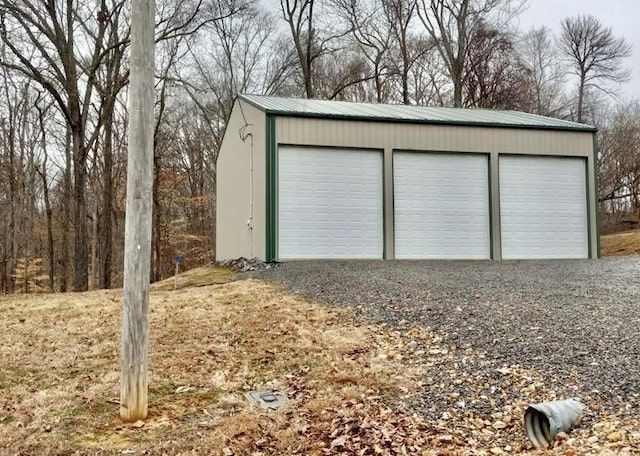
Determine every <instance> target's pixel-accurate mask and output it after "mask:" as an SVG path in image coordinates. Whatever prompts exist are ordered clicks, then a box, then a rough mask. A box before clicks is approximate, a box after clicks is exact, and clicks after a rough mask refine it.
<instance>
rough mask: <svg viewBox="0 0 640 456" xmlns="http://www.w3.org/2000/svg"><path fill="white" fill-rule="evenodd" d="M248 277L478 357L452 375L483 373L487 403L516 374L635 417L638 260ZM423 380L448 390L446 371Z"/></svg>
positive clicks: (639, 387) (433, 404)
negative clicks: (508, 374)
mask: <svg viewBox="0 0 640 456" xmlns="http://www.w3.org/2000/svg"><path fill="white" fill-rule="evenodd" d="M252 276H254V277H258V278H262V279H265V280H268V281H273V282H277V283H281V284H283V285H285V286H286V287H287V288H288V289H289V290H290V291H292V292H294V293H298V294H302V295H304V296H307V297H309V298H312V299H314V300H317V301H320V302H325V303H330V304H334V305H337V306H341V307H350V308H354V309H355V310H356V312H357V315H358V317H359V318H361V319H363V320H366V321H371V322H376V323H384V324H386V325H387V326H388V327H390V328H393V329H400V330H402V329H408V328H410V327H411V326H413V325H421V326H423V327H425V328H430V329H431V330H432V331H434V332H435V333H436V334H438V335H440V336H442V337H443V338H444V344H445V345H446V346H447V347H449V348H450V349H451V350H452V351H453V352H455V353H459V354H463V353H465V352H466V353H475V354H479V355H480V356H473V357H468V358H465V360H464V362H461V363H459V364H458V363H456V369H457V371H458V373H457V374H456V375H461V374H460V371H462V372H463V374H462V375H475V374H477V372H479V371H482V372H484V373H485V377H486V379H487V381H485V382H484V383H483V385H480V389H481V390H483V389H484V390H486V391H485V393H486V394H488V395H490V394H494V395H495V394H496V388H498V389H499V388H500V374H499V373H498V372H496V369H499V368H501V367H503V366H511V365H515V364H517V365H520V366H522V367H523V368H525V369H532V370H535V371H536V372H538V373H540V374H541V375H542V377H543V379H544V382H545V386H548V387H549V388H550V389H551V390H553V391H555V392H557V394H558V397H563V396H564V397H573V396H576V395H577V396H583V397H584V396H585V395H586V396H588V397H589V398H590V400H591V401H592V402H597V403H598V404H599V405H598V407H601V411H602V412H606V411H607V410H611V411H613V410H616V411H619V410H621V409H623V410H627V411H628V415H637V414H638V409H637V407H638V405H639V403H640V400H639V397H638V393H640V258H633V257H627V258H616V259H601V260H597V261H593V260H584V261H573V260H571V261H523V262H513V261H504V262H490V261H473V262H467V261H308V262H307V261H304V262H290V263H283V264H281V265H279V266H278V267H276V268H272V269H267V270H262V271H260V272H256V273H253V274H252ZM459 359H461V358H460V357H459ZM429 375H431V377H430V378H429V382H427V383H430V384H439V385H440V388H442V385H443V384H444V385H446V384H448V383H449V382H451V381H452V377H451V374H450V372H449V373H447V372H446V370H436V372H431V373H430V374H429ZM433 376H435V377H436V378H435V379H434V378H432V377H433ZM426 389H427V390H429V388H426ZM473 393H474V394H482V393H483V391H474V392H473ZM503 393H504V392H503ZM507 393H508V392H507ZM503 396H505V394H503ZM462 397H464V392H463V395H462ZM506 397H507V399H506V400H508V394H506ZM441 400H442V398H441V395H438V394H435V392H434V393H433V394H430V393H429V391H426V392H425V394H424V396H423V397H422V401H423V403H422V404H420V405H421V408H422V409H423V411H424V412H425V414H426V415H433V416H437V414H438V410H439V409H440V407H441V406H442V407H443V406H444V404H440V403H439V401H441ZM625 406H626V407H625ZM479 407H480V405H479ZM488 412H489V410H487V413H488Z"/></svg>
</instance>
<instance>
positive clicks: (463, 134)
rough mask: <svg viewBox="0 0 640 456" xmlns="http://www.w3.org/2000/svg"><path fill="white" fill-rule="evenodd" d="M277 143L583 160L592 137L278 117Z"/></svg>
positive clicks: (575, 134)
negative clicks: (576, 157)
mask: <svg viewBox="0 0 640 456" xmlns="http://www.w3.org/2000/svg"><path fill="white" fill-rule="evenodd" d="M277 125H278V126H277V141H278V143H281V144H304V145H314V146H317V145H324V146H335V147H360V148H373V149H379V148H390V149H396V150H398V149H400V150H423V151H442V152H444V151H452V152H499V153H510V154H535V155H569V156H581V157H584V156H587V155H588V154H589V152H590V150H591V149H592V133H589V132H574V131H539V130H526V129H500V128H488V127H461V126H450V125H416V124H391V123H379V122H366V121H345V120H329V119H311V118H298V117H279V118H278V121H277Z"/></svg>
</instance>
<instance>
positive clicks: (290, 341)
mask: <svg viewBox="0 0 640 456" xmlns="http://www.w3.org/2000/svg"><path fill="white" fill-rule="evenodd" d="M232 274H233V273H232V271H225V270H219V269H212V268H208V269H202V270H198V271H193V272H191V273H189V274H185V275H184V276H183V277H182V280H183V281H182V282H181V284H180V283H179V287H181V286H185V285H189V288H179V289H178V290H176V291H172V289H173V281H172V280H170V281H167V282H166V283H164V284H162V283H161V284H158V285H156V286H154V287H153V291H152V293H151V302H150V309H151V310H150V334H151V339H150V390H149V402H150V407H149V418H148V419H147V420H146V422H145V423H144V426H142V427H136V426H134V425H131V424H126V423H123V422H121V421H120V419H119V418H118V399H119V359H120V358H119V356H120V355H119V351H120V321H121V316H120V313H121V291H120V290H113V291H96V292H88V293H81V294H50V295H45V294H40V295H22V296H11V297H4V298H0V326H1V327H2V328H3V329H4V330H3V331H2V332H1V333H0V353H1V359H2V361H3V362H2V363H1V364H0V453H1V454H38V455H39V454H142V452H143V450H146V451H147V452H148V453H147V454H224V455H227V456H228V455H231V454H256V455H258V454H318V453H321V452H322V451H323V450H322V449H323V448H324V449H325V451H326V450H327V448H328V447H330V446H331V445H332V443H333V445H334V447H335V448H334V450H337V449H339V448H340V446H339V444H340V442H339V441H338V442H336V440H335V439H334V437H335V429H336V428H337V427H341V429H342V431H344V427H345V426H346V425H345V422H347V423H348V419H346V418H344V417H345V408H346V409H351V410H353V412H349V413H350V414H355V415H367V416H368V417H369V419H370V420H372V421H373V422H375V420H376V419H378V420H379V421H380V422H381V424H380V426H372V428H384V426H385V424H384V423H391V422H394V423H396V429H395V430H397V428H398V427H399V428H402V429H403V432H406V433H413V435H417V434H418V433H420V432H422V430H423V428H421V427H420V426H421V425H420V424H419V423H417V422H415V421H414V420H412V419H411V418H410V417H406V416H404V415H402V412H401V411H398V410H397V409H396V410H392V409H391V408H389V407H388V405H389V404H391V405H393V404H394V402H395V404H396V405H397V404H398V403H399V399H397V398H396V399H395V400H394V399H393V398H394V397H396V396H397V397H402V396H406V395H409V394H411V392H412V391H414V390H415V382H414V381H415V379H416V378H417V368H415V367H408V366H407V365H403V364H401V361H402V357H403V356H402V354H401V353H402V347H403V343H405V342H404V341H403V339H402V338H401V337H400V336H399V335H397V334H395V335H394V334H390V333H387V332H383V331H381V330H376V329H375V328H371V327H363V326H358V325H356V324H354V323H353V321H352V319H351V318H350V316H349V314H346V313H344V312H338V311H334V310H328V309H327V308H323V307H319V306H316V305H313V304H311V303H308V302H305V301H304V300H302V299H298V298H295V297H292V296H290V295H287V294H285V293H283V292H282V291H281V290H279V289H278V288H276V287H274V286H272V285H267V284H265V283H262V282H257V281H240V282H230V283H220V282H225V281H228V280H231V277H232ZM211 283H213V285H211ZM167 289H168V290H167ZM424 337H425V341H426V342H427V343H428V342H429V341H428V336H424ZM180 387H184V388H181V389H180V390H179V391H184V392H176V390H177V389H178V388H180ZM262 388H270V389H274V390H277V391H282V392H285V393H286V394H287V395H288V396H289V399H290V402H289V404H288V405H287V406H285V407H284V408H282V409H280V410H278V411H271V412H264V411H260V410H258V409H257V408H255V407H253V406H251V405H250V404H249V403H248V402H247V401H246V400H245V398H244V393H245V392H246V391H249V390H253V389H262ZM185 390H186V391H185ZM349 413H347V414H349ZM397 416H401V419H396V418H394V417H397ZM376 417H378V418H376ZM345 420H346V421H345ZM394 420H395V421H394ZM398 423H400V424H398ZM342 431H341V432H342ZM332 432H334V434H333V435H332ZM414 441H417V440H415V439H414ZM414 449H415V450H417V449H418V448H417V447H415V448H414Z"/></svg>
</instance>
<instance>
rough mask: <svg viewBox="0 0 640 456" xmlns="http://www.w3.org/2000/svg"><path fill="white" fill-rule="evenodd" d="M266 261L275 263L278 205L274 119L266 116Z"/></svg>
mask: <svg viewBox="0 0 640 456" xmlns="http://www.w3.org/2000/svg"><path fill="white" fill-rule="evenodd" d="M265 137H266V147H265V151H266V157H265V159H266V165H267V166H266V170H267V176H266V184H267V188H266V200H267V201H266V204H265V206H266V230H265V231H266V243H265V246H266V252H265V260H266V261H275V260H276V258H277V250H276V242H277V241H276V239H277V237H276V217H277V215H276V214H277V212H276V211H277V208H278V204H277V201H276V197H277V196H276V175H277V174H276V119H275V116H272V115H267V119H266V134H265Z"/></svg>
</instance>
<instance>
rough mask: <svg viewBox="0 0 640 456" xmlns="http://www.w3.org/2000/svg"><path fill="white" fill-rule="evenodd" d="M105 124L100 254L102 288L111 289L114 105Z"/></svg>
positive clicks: (108, 108) (108, 111) (107, 112)
mask: <svg viewBox="0 0 640 456" xmlns="http://www.w3.org/2000/svg"><path fill="white" fill-rule="evenodd" d="M105 109H107V111H106V113H105V114H106V118H105V124H104V151H103V153H104V194H103V197H102V217H101V222H100V236H101V239H100V252H101V253H102V265H101V266H102V267H101V268H100V269H101V271H100V272H101V274H100V275H101V278H100V286H101V287H102V288H111V268H112V265H111V263H112V260H113V127H112V123H113V104H112V103H110V104H109V105H108V106H106V107H105Z"/></svg>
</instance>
